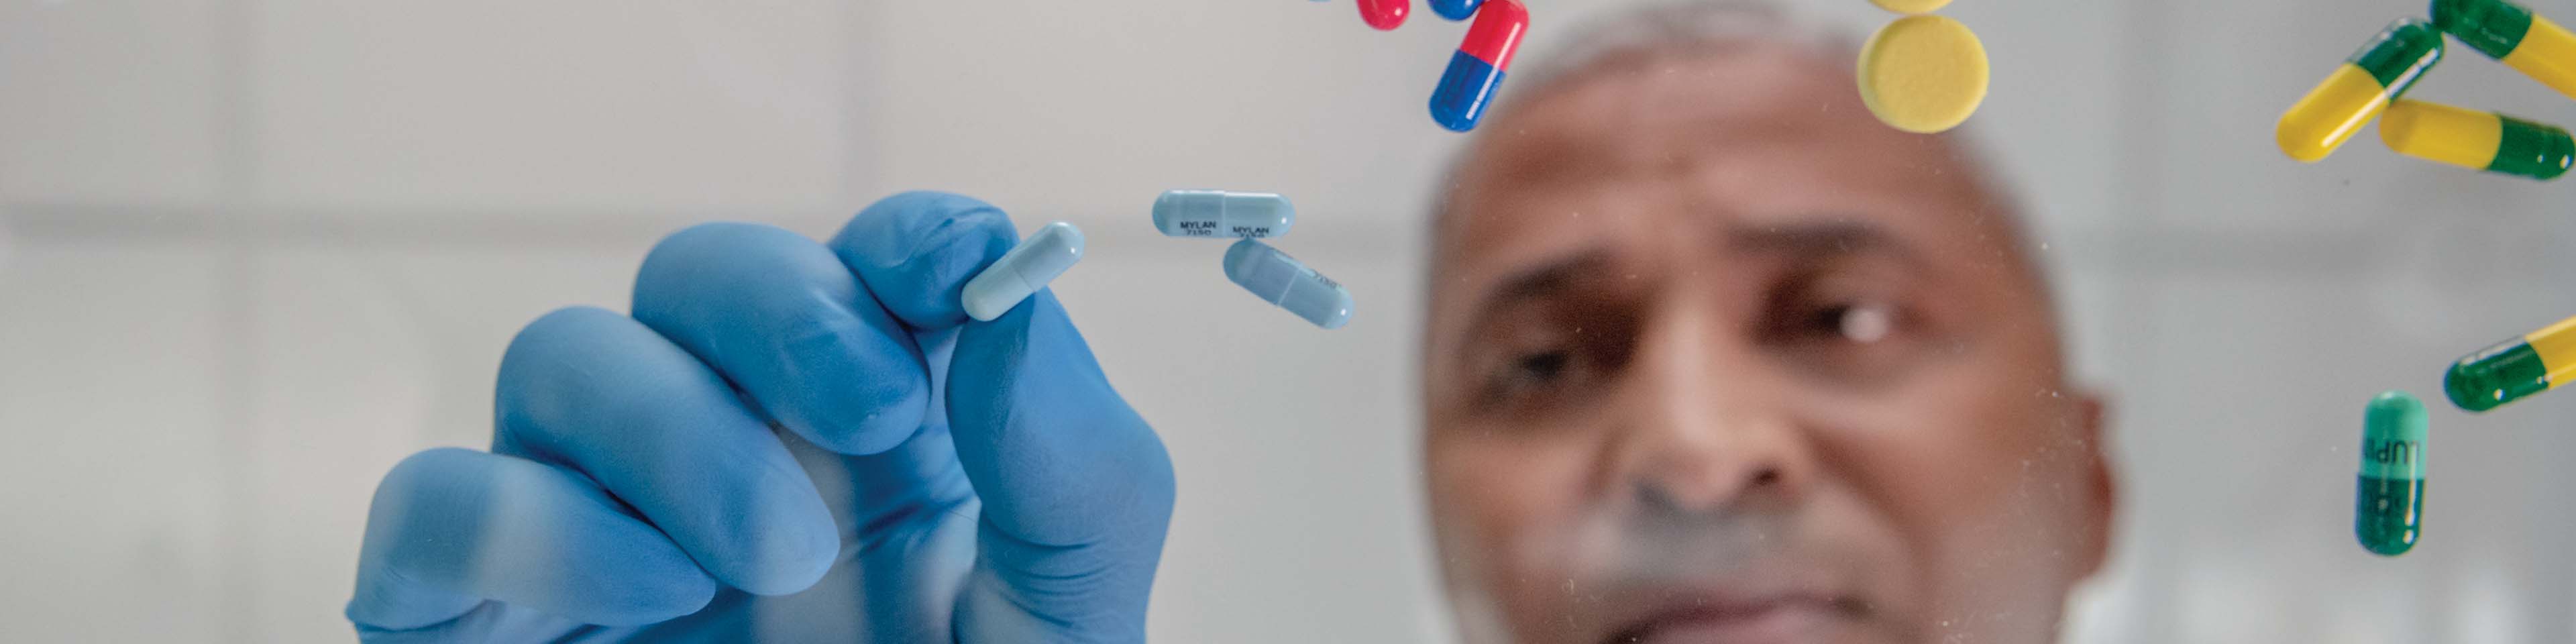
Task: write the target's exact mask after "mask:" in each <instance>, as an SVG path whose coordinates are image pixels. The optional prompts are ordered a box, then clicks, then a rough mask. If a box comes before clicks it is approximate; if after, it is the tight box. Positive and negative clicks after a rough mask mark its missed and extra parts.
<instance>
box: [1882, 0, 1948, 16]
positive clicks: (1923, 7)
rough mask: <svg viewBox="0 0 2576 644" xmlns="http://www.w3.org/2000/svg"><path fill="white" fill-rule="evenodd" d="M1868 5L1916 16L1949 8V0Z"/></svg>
mask: <svg viewBox="0 0 2576 644" xmlns="http://www.w3.org/2000/svg"><path fill="white" fill-rule="evenodd" d="M1869 3H1870V4H1874V5H1878V8H1880V9H1886V10H1888V11H1894V12H1897V13H1903V14H1916V13H1931V12H1932V10H1934V9H1939V8H1942V7H1946V6H1949V5H1950V0H1869Z"/></svg>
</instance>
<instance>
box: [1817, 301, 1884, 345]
mask: <svg viewBox="0 0 2576 644" xmlns="http://www.w3.org/2000/svg"><path fill="white" fill-rule="evenodd" d="M1819 317H1820V318H1821V320H1820V321H1821V322H1822V323H1823V324H1824V325H1825V329H1824V330H1825V331H1826V332H1828V333H1832V334H1835V335H1839V336H1841V337H1842V339H1843V340H1845V341H1848V342H1852V343H1855V344H1869V343H1872V342H1877V341H1880V340H1884V339H1887V335H1888V333H1890V332H1893V331H1895V330H1896V312H1895V310H1894V308H1893V307H1889V306H1888V305H1886V304H1881V303H1877V302H1861V303H1854V304H1845V305H1839V306H1832V307H1826V308H1825V309H1824V311H1823V315H1821V316H1819Z"/></svg>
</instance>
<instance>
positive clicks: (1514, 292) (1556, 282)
mask: <svg viewBox="0 0 2576 644" xmlns="http://www.w3.org/2000/svg"><path fill="white" fill-rule="evenodd" d="M1724 239H1725V241H1724V244H1725V245H1726V246H1727V247H1728V248H1730V249H1733V250H1736V251H1741V252H1744V253H1748V254H1765V255H1787V256H1791V257H1832V256H1836V255H1853V254H1867V255H1878V256H1884V257H1887V258H1890V259H1893V260H1896V261H1897V262H1898V263H1901V264H1905V265H1906V266H1907V267H1909V268H1915V269H1928V268H1930V266H1931V265H1930V263H1929V262H1927V261H1925V260H1924V259H1923V256H1922V255H1921V254H1920V253H1919V252H1917V251H1916V250H1915V249H1914V248H1913V247H1912V246H1911V245H1909V244H1907V243H1905V242H1904V241H1903V240H1899V239H1897V237H1896V235H1894V234H1893V233H1890V232H1888V230H1887V229H1886V228H1885V227H1882V226H1879V225H1876V224H1871V223H1866V222H1863V221H1859V220H1857V219H1856V218H1852V217H1836V218H1834V219H1831V220H1827V221H1821V222H1815V223H1792V224H1780V225H1772V226H1760V227H1743V228H1738V229H1735V230H1730V231H1727V232H1726V234H1725V237H1724ZM1614 256H1615V252H1614V251H1613V250H1612V249H1609V248H1603V247H1595V248H1590V249H1585V250H1581V251H1576V252H1573V253H1567V254H1564V255H1561V256H1559V257H1556V258H1553V259H1549V260H1547V261H1545V262H1541V263H1539V264H1538V265H1536V266H1532V267H1529V268H1524V269H1520V270H1517V271H1514V272H1512V273H1511V274H1509V275H1506V276H1504V277H1503V278H1502V279H1501V280H1500V281H1497V282H1496V283H1495V286H1494V287H1492V288H1489V289H1486V293H1485V294H1484V295H1483V296H1481V297H1479V298H1477V300H1476V305H1475V307H1474V309H1473V312H1472V313H1471V314H1470V315H1469V316H1468V317H1467V326H1466V328H1468V329H1471V330H1472V329H1478V328H1483V327H1484V326H1485V325H1486V323H1487V321H1488V320H1490V319H1492V318H1493V317H1494V316H1495V315H1499V314H1500V313H1501V312H1502V311H1503V310H1505V309H1508V308H1510V307H1511V306H1513V305H1515V304H1519V303H1521V302H1525V301H1529V300H1535V299H1542V298H1546V297H1548V296H1551V295H1554V294H1556V293H1559V292H1562V291H1564V290H1566V289H1568V288H1572V287H1574V286H1575V285H1576V284H1579V283H1581V282H1583V281H1584V278H1586V277H1590V276H1593V275H1595V274H1597V273H1599V272H1601V271H1606V270H1610V269H1611V268H1612V267H1613V265H1614V264H1616V263H1617V262H1616V259H1615V257H1614Z"/></svg>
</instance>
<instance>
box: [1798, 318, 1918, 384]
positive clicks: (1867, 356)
mask: <svg viewBox="0 0 2576 644" xmlns="http://www.w3.org/2000/svg"><path fill="white" fill-rule="evenodd" d="M1907 315H1908V314H1907V313H1906V312H1905V310H1904V309H1903V308H1900V307H1898V306H1897V305H1896V304H1895V303H1892V302H1887V301H1883V300H1866V299H1858V300H1845V301H1839V302H1830V303H1816V304H1808V305H1803V306H1792V307H1788V308H1786V310H1784V311H1782V312H1781V313H1778V314H1775V317H1773V318H1772V319H1773V320H1774V322H1773V323H1772V324H1771V325H1769V327H1770V329H1771V332H1770V333H1769V334H1768V335H1769V337H1768V338H1767V342H1768V343H1770V344H1771V345H1772V346H1773V347H1775V348H1777V349H1778V350H1780V351H1782V352H1783V353H1782V354H1781V355H1782V356H1783V357H1784V358H1786V359H1788V360H1790V361H1791V362H1793V363H1796V364H1797V365H1798V366H1799V367H1801V368H1803V369H1805V370H1807V371H1809V372H1811V373H1815V374H1818V375H1822V376H1825V377H1827V378H1830V379H1832V380H1836V381H1843V382H1850V383H1854V384H1859V383H1867V382H1876V381H1879V380H1881V379H1883V378H1887V377H1891V376H1893V375H1895V374H1897V373H1899V372H1901V371H1903V370H1904V369H1905V367H1906V365H1908V364H1910V363H1911V362H1912V358H1913V357H1915V355H1916V354H1917V353H1918V351H1917V349H1919V348H1920V347H1919V346H1918V345H1920V344H1922V343H1920V342H1917V341H1916V340H1917V339H1918V338H1915V336H1916V335H1918V334H1919V331H1917V330H1913V329H1912V327H1913V326H1914V324H1915V322H1914V321H1913V320H1911V319H1909V318H1908V317H1907Z"/></svg>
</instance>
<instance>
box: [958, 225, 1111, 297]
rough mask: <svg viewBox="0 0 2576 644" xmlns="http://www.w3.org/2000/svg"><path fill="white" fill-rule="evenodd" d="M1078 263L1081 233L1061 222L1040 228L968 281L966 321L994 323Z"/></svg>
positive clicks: (964, 293) (1079, 259)
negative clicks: (973, 319) (970, 318)
mask: <svg viewBox="0 0 2576 644" xmlns="http://www.w3.org/2000/svg"><path fill="white" fill-rule="evenodd" d="M1079 261H1082V229H1080V228H1075V227H1073V224H1068V223H1065V222H1061V221H1059V222H1055V223H1052V224H1047V225H1045V226H1041V227H1039V228H1038V231H1037V232H1035V233H1031V234H1030V235H1029V238H1028V239H1023V240H1020V245H1018V246H1013V247H1011V251H1010V252H1007V253H1002V258H1001V259H997V260H993V265H991V266H986V267H984V272H981V273H976V274H975V278H974V279H970V280H966V288H965V289H963V294H962V296H961V297H960V298H959V299H960V300H962V301H961V302H960V303H961V304H964V305H965V307H966V316H967V317H972V318H975V319H976V320H980V321H985V322H991V321H993V318H998V317H1002V314H1003V313H1006V312H1009V311H1010V310H1011V307H1014V306H1018V305H1019V304H1020V300H1025V299H1028V298H1029V295H1030V294H1033V293H1036V292H1038V289H1042V288H1046V285H1047V282H1051V281H1054V280H1055V277H1056V276H1057V275H1063V274H1064V271H1065V269H1068V268H1073V263H1074V262H1079Z"/></svg>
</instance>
